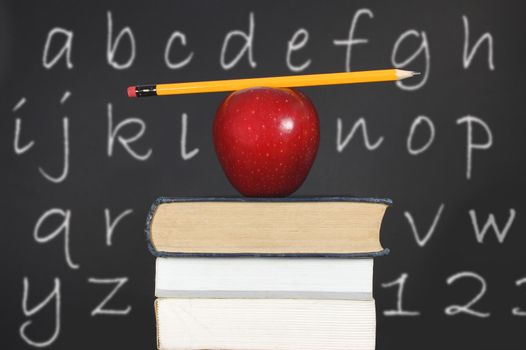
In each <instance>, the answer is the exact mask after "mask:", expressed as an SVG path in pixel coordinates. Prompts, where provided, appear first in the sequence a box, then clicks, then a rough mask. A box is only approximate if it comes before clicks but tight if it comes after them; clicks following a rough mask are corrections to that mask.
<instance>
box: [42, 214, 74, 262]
mask: <svg viewBox="0 0 526 350" xmlns="http://www.w3.org/2000/svg"><path fill="white" fill-rule="evenodd" d="M53 215H58V216H62V218H63V220H62V223H61V224H60V226H58V227H57V228H56V229H55V231H53V232H51V233H50V234H49V235H47V236H45V237H40V235H39V232H40V226H42V224H43V223H44V222H45V221H46V220H47V219H48V218H49V217H50V216H53ZM70 222H71V210H62V209H59V208H52V209H49V210H48V211H46V212H45V213H44V214H42V216H40V218H39V219H38V221H37V223H36V225H35V228H34V230H33V238H35V241H37V242H38V243H47V242H49V241H51V240H52V239H53V238H55V237H57V236H58V235H59V234H60V233H61V232H62V231H64V255H65V256H66V262H67V263H68V266H69V267H70V268H72V269H78V268H79V265H78V264H75V263H74V262H73V261H72V260H71V255H70V253H69V225H70Z"/></svg>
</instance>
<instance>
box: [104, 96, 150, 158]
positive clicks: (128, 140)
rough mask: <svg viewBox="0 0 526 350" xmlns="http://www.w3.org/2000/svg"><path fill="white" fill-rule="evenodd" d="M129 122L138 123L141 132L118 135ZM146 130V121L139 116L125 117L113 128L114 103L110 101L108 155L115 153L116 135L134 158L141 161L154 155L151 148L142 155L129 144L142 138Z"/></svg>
mask: <svg viewBox="0 0 526 350" xmlns="http://www.w3.org/2000/svg"><path fill="white" fill-rule="evenodd" d="M129 124H135V125H138V126H139V132H137V134H135V135H134V136H131V137H127V138H126V137H123V136H119V137H117V134H118V133H119V131H120V130H121V129H122V128H124V127H125V126H126V125H129ZM145 130H146V124H145V123H144V121H143V120H142V119H139V118H127V119H124V120H123V121H121V122H120V123H119V124H117V126H116V127H115V129H113V105H112V104H111V103H108V157H111V156H112V155H113V144H114V142H115V137H117V139H118V140H119V142H120V143H121V145H122V147H124V149H125V150H126V151H128V153H129V154H130V155H131V156H132V157H133V158H135V159H137V160H141V161H145V160H147V159H148V158H150V156H151V155H152V149H151V148H150V149H149V150H148V151H147V152H146V153H144V154H142V155H141V154H138V153H136V152H135V151H134V150H133V149H132V148H131V147H130V145H129V144H130V143H133V142H135V141H137V140H138V139H140V138H141V137H142V135H143V134H144V131H145Z"/></svg>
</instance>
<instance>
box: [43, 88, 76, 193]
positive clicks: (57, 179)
mask: <svg viewBox="0 0 526 350" xmlns="http://www.w3.org/2000/svg"><path fill="white" fill-rule="evenodd" d="M70 96H71V92H69V91H66V92H64V95H63V96H62V99H61V100H60V104H64V103H65V102H66V100H67V99H68V98H69V97H70ZM62 129H63V130H64V146H63V148H64V162H63V164H64V165H63V167H62V173H61V174H60V175H59V176H58V177H53V176H51V175H49V174H48V173H46V172H45V171H44V169H42V168H41V167H39V168H38V170H39V171H40V173H41V174H42V176H44V177H45V178H46V179H48V180H49V181H51V182H54V183H56V184H58V183H61V182H62V181H64V180H65V179H66V177H67V176H68V171H69V120H68V118H67V117H64V118H63V119H62Z"/></svg>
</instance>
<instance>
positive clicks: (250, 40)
mask: <svg viewBox="0 0 526 350" xmlns="http://www.w3.org/2000/svg"><path fill="white" fill-rule="evenodd" d="M255 27H256V23H255V22H254V12H250V16H249V29H248V34H246V33H245V32H242V31H241V30H232V31H230V32H228V33H227V35H226V36H225V40H224V41H223V47H222V48H221V67H223V69H224V70H229V69H230V68H232V67H234V66H235V65H236V64H237V62H239V60H240V59H241V57H243V55H244V54H245V52H247V53H248V63H249V64H250V67H252V68H255V67H256V62H255V61H254V59H253V58H252V46H253V44H254V28H255ZM234 36H238V37H240V38H242V39H243V40H244V41H245V45H243V48H242V49H241V50H240V51H239V52H238V54H237V56H236V57H234V59H233V60H231V61H230V62H226V61H225V56H226V51H227V49H228V44H229V42H230V39H231V38H232V37H234Z"/></svg>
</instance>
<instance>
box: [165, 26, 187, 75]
mask: <svg viewBox="0 0 526 350" xmlns="http://www.w3.org/2000/svg"><path fill="white" fill-rule="evenodd" d="M175 39H179V41H180V42H181V44H182V45H183V46H186V35H184V33H181V32H179V31H175V32H173V33H172V35H171V36H170V39H168V42H167V43H166V47H165V49H164V62H165V63H166V65H167V66H168V68H170V69H179V68H183V67H184V66H186V65H187V64H188V63H190V61H191V60H192V57H193V56H194V53H193V52H190V53H189V54H188V56H186V58H185V59H183V60H181V61H179V62H172V61H171V60H170V50H171V48H172V44H173V42H174V41H175Z"/></svg>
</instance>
